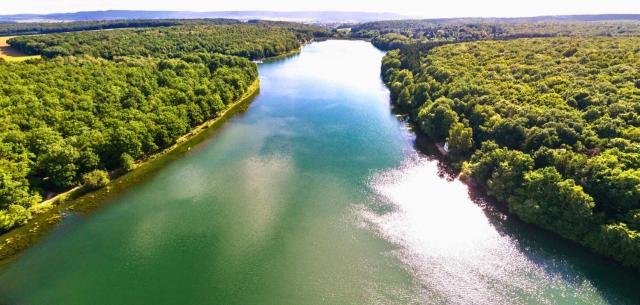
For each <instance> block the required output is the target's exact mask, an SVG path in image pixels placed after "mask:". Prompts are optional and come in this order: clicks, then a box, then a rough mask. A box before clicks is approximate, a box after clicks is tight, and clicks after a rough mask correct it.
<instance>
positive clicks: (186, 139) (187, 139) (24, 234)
mask: <svg viewBox="0 0 640 305" xmlns="http://www.w3.org/2000/svg"><path fill="white" fill-rule="evenodd" d="M259 92H260V80H259V78H258V79H256V80H255V81H254V82H253V83H252V84H251V85H250V86H249V88H248V89H247V92H245V94H244V95H243V96H242V97H240V98H239V99H238V100H237V101H235V102H233V103H232V104H230V105H229V107H228V108H227V109H226V110H224V111H223V112H222V113H220V114H219V115H218V116H217V117H215V118H212V119H210V120H207V121H205V122H203V123H202V124H200V125H198V126H196V127H194V128H193V129H191V130H190V131H189V132H188V133H187V134H185V135H183V136H181V137H180V138H178V139H177V140H176V143H175V144H173V145H171V146H169V147H167V148H165V149H163V150H161V151H159V152H157V153H155V154H153V155H150V156H149V157H147V158H145V159H142V160H140V161H139V162H136V168H135V169H134V170H132V171H130V172H126V173H121V171H120V170H116V171H114V172H112V173H111V174H112V175H113V176H114V177H113V178H112V180H111V181H110V182H109V184H107V185H106V186H105V187H103V188H101V189H98V190H94V191H89V192H84V191H83V189H82V187H80V186H77V187H74V188H72V189H70V190H68V191H66V192H63V193H60V194H57V195H56V196H54V197H52V198H50V199H47V200H44V201H42V202H41V203H39V204H38V205H41V206H43V207H44V206H47V205H50V206H51V207H49V208H48V210H46V211H45V212H43V213H41V214H37V215H34V216H33V218H32V219H31V220H30V221H29V222H28V223H27V224H25V225H23V226H20V227H17V228H14V229H12V230H10V231H8V232H6V233H4V234H2V235H0V273H1V272H2V269H3V268H4V267H6V266H7V265H8V264H10V263H11V262H13V261H15V260H16V259H17V258H18V257H19V256H20V255H21V254H23V253H24V252H25V250H27V249H28V248H30V247H31V246H33V245H35V244H36V243H37V242H38V241H40V240H41V239H42V238H43V237H45V235H47V233H50V232H51V231H52V230H53V229H55V227H56V225H57V224H59V223H60V222H61V221H62V220H63V219H64V218H65V216H66V215H68V214H80V216H87V215H90V214H91V212H94V211H97V210H99V209H100V208H101V207H103V206H106V205H107V204H108V203H109V202H111V201H112V200H114V199H116V198H117V197H119V196H121V195H124V194H125V193H126V192H127V191H128V190H129V188H130V187H133V186H135V185H137V184H139V183H140V182H142V181H143V180H146V179H147V178H150V177H151V176H153V175H154V174H156V173H157V172H158V171H159V170H160V169H162V168H163V167H164V166H165V165H167V164H168V163H170V162H171V161H174V160H176V159H178V158H179V157H182V156H183V155H184V154H186V153H188V152H189V151H190V150H191V147H192V146H194V145H197V144H199V143H201V142H203V141H205V140H207V139H209V138H210V136H212V135H213V134H214V133H216V132H217V131H218V130H219V127H221V126H222V125H223V124H224V123H225V122H226V121H228V120H229V119H230V118H232V117H234V116H235V114H237V113H240V112H244V111H246V110H247V108H248V106H249V104H250V102H251V101H252V100H253V98H254V97H256V96H257V95H258V93H259ZM45 208H46V207H45Z"/></svg>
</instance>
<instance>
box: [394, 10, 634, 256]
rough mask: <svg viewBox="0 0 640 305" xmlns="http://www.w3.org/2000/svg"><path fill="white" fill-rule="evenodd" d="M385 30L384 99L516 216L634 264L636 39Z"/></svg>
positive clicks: (469, 177)
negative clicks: (440, 35) (433, 39)
mask: <svg viewBox="0 0 640 305" xmlns="http://www.w3.org/2000/svg"><path fill="white" fill-rule="evenodd" d="M604 25H607V23H604V24H603V25H598V27H599V26H604ZM596 28H597V27H596ZM625 31H626V30H625ZM634 31H635V30H634ZM627 33H628V32H624V33H619V34H621V35H622V36H626V35H627ZM390 35H395V36H394V39H395V40H396V41H401V42H400V43H397V44H396V45H395V47H397V49H396V50H393V51H390V52H388V54H387V55H386V56H385V58H384V59H383V64H382V77H383V79H384V81H385V83H386V84H387V86H388V87H389V89H390V91H391V97H392V101H393V103H394V105H395V106H396V108H397V109H399V110H400V111H401V112H405V113H408V114H409V115H410V117H411V118H412V120H413V121H414V122H415V124H416V125H417V126H418V127H419V129H420V130H421V131H422V132H424V133H425V134H427V135H428V136H429V137H430V138H432V139H433V140H435V141H436V142H442V143H446V147H447V149H448V152H449V158H451V159H452V160H453V161H454V162H457V163H458V164H461V168H462V176H463V178H464V179H467V180H468V181H469V182H471V183H474V184H477V185H480V186H482V187H483V188H484V189H485V190H486V191H487V193H488V194H489V195H491V196H493V197H495V198H496V199H498V200H499V201H501V202H504V203H506V204H507V206H508V208H509V210H510V211H511V212H513V213H515V214H516V215H518V216H519V217H520V218H521V219H522V220H524V221H525V222H528V223H532V224H535V225H537V226H540V227H542V228H544V229H547V230H550V231H553V232H555V233H557V234H559V235H561V236H563V237H565V238H568V239H571V240H574V241H576V242H578V243H581V244H583V245H585V246H587V247H589V248H591V249H593V250H594V251H596V252H599V253H601V254H604V255H606V256H610V257H612V258H614V259H616V260H618V261H620V262H622V263H624V264H626V265H629V266H634V267H636V268H639V267H640V38H637V37H635V38H634V37H587V36H588V35H587V36H581V35H578V36H575V37H568V38H567V37H551V38H522V39H512V40H505V41H477V42H461V43H448V44H444V45H439V46H438V45H433V44H431V45H430V44H429V43H428V42H420V41H415V40H413V39H409V38H408V37H406V36H401V35H399V34H397V33H394V34H390ZM553 36H555V35H553ZM595 36H600V35H595ZM605 36H610V35H605ZM403 37H404V38H403Z"/></svg>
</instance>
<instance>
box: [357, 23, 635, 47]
mask: <svg viewBox="0 0 640 305" xmlns="http://www.w3.org/2000/svg"><path fill="white" fill-rule="evenodd" d="M635 17H636V18H635V19H634V20H628V21H621V20H617V21H616V20H613V21H612V20H608V21H607V20H601V21H593V22H578V21H573V20H571V19H568V20H565V21H560V20H555V19H553V18H551V20H550V21H545V20H544V18H545V17H543V19H540V20H538V19H536V18H533V19H532V20H528V19H522V18H516V19H514V20H508V19H490V18H489V19H440V20H438V19H434V20H393V21H377V22H368V23H363V24H359V25H356V26H354V27H352V28H351V37H355V38H366V39H372V43H373V44H374V45H375V46H376V47H378V48H380V49H383V50H393V49H397V48H398V47H399V44H402V43H406V42H410V41H414V40H417V41H423V42H425V41H450V42H454V41H455V42H461V41H477V40H498V39H499V40H504V39H517V38H535V37H559V36H572V37H585V36H591V37H593V36H604V37H611V36H615V37H633V36H640V21H638V16H635ZM628 18H631V17H628Z"/></svg>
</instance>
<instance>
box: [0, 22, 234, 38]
mask: <svg viewBox="0 0 640 305" xmlns="http://www.w3.org/2000/svg"><path fill="white" fill-rule="evenodd" d="M235 22H238V21H235ZM182 23H183V21H180V20H114V21H80V22H57V23H51V22H46V23H13V22H11V23H0V36H11V35H31V34H48V33H61V32H73V31H90V30H106V29H118V28H134V27H135V28H141V27H163V26H174V25H178V24H182Z"/></svg>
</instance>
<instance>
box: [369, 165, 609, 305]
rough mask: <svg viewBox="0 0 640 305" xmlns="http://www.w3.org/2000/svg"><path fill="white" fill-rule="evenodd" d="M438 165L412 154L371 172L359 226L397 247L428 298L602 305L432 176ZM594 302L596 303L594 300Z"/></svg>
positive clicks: (455, 186) (459, 190)
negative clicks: (397, 165) (533, 257)
mask: <svg viewBox="0 0 640 305" xmlns="http://www.w3.org/2000/svg"><path fill="white" fill-rule="evenodd" d="M437 172H438V168H437V163H436V162H434V161H429V160H426V159H424V158H421V157H417V156H416V157H414V158H412V159H411V160H409V161H407V162H406V163H405V164H404V165H403V166H401V167H400V168H397V169H393V170H389V171H385V172H381V173H377V174H374V175H373V176H372V177H371V178H370V187H371V189H372V190H373V192H374V194H376V196H377V198H373V199H372V200H373V201H374V202H376V204H374V205H373V206H377V208H375V207H374V208H372V207H371V205H368V207H366V206H364V205H361V206H360V207H359V209H358V211H357V213H358V214H359V215H360V216H361V217H362V220H363V222H364V224H365V225H366V226H368V227H370V228H371V229H373V230H374V231H376V232H377V233H378V234H379V235H380V236H382V237H383V238H384V239H386V240H388V241H390V242H392V243H393V244H395V245H397V246H398V250H397V251H396V253H395V255H397V256H398V257H399V258H400V259H401V260H402V262H403V263H404V264H405V265H406V268H407V269H408V270H409V271H410V272H412V273H413V274H414V275H415V277H416V278H417V279H418V281H420V285H421V286H422V289H423V294H424V297H425V299H426V300H428V301H429V302H431V303H433V304H440V303H443V302H445V303H447V304H562V303H563V302H562V300H563V299H564V300H566V301H570V300H572V301H575V300H576V299H578V300H580V299H583V300H589V304H606V303H605V301H604V300H603V299H602V298H601V297H600V296H599V295H598V292H597V290H596V289H595V288H594V287H593V285H592V284H591V283H590V282H589V281H588V280H587V279H580V278H576V279H575V280H574V281H567V280H565V279H563V278H561V277H560V276H559V275H555V274H553V273H550V272H548V271H546V270H545V269H544V268H542V267H541V266H539V265H537V264H536V263H535V262H533V261H532V260H531V259H530V258H529V257H528V256H527V254H526V253H523V252H522V250H521V249H519V248H518V246H517V241H516V240H514V239H513V238H511V237H510V236H506V235H504V234H501V233H500V232H499V231H498V230H497V229H496V227H494V225H493V224H492V223H491V222H490V221H489V219H488V218H487V216H486V214H485V213H484V211H483V209H482V207H481V206H479V205H477V204H474V202H473V201H472V199H471V197H470V195H469V190H468V188H467V186H466V185H465V184H463V183H462V182H461V181H460V180H458V179H455V180H453V181H446V180H445V179H442V178H441V177H438V175H437V174H436V173H437ZM594 300H596V301H594Z"/></svg>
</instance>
